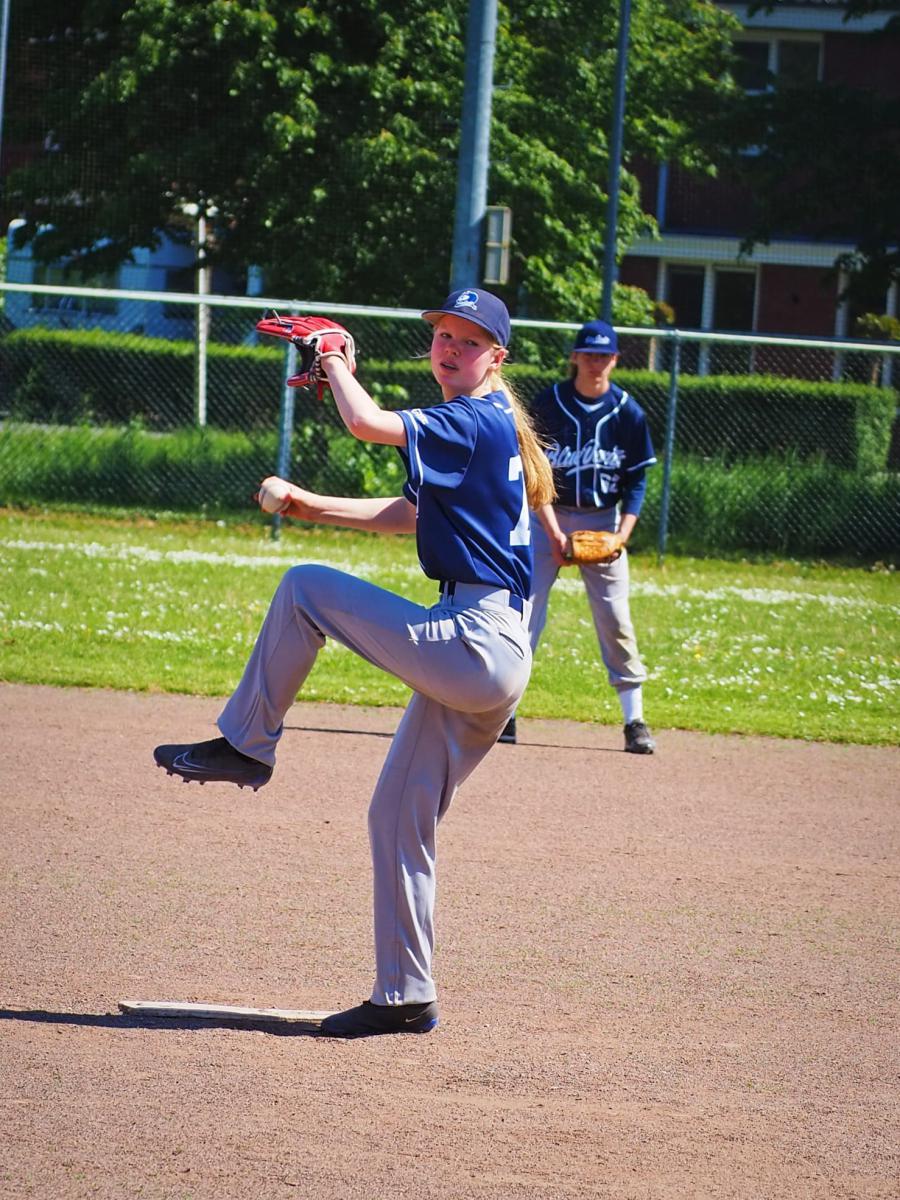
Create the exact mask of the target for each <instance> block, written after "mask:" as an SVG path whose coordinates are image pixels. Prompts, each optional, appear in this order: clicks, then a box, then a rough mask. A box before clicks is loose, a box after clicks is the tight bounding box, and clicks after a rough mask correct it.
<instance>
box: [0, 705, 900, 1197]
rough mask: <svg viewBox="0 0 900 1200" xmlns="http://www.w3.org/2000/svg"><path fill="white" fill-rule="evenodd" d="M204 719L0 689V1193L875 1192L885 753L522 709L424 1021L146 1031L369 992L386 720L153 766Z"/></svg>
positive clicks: (470, 846)
mask: <svg viewBox="0 0 900 1200" xmlns="http://www.w3.org/2000/svg"><path fill="white" fill-rule="evenodd" d="M218 708H219V705H218V703H217V702H215V701H209V700H199V699H191V698H185V697H176V696H149V695H137V694H132V693H127V692H124V693H114V692H102V691H83V692H82V691H71V690H70V691H62V690H54V689H50V688H31V687H18V686H9V685H0V710H2V713H3V733H4V739H3V740H4V743H5V745H4V753H3V765H2V768H0V779H2V786H0V791H2V795H0V865H2V877H0V1017H2V1018H3V1019H2V1021H0V1079H2V1087H0V1195H2V1196H3V1197H4V1200H9V1198H13V1197H15V1198H18V1197H25V1196H28V1197H42V1198H47V1200H50V1198H52V1200H70V1198H73V1197H104V1198H107V1197H108V1198H110V1200H131V1198H132V1197H142V1198H156V1197H166V1198H168V1197H183V1198H185V1200H187V1198H188V1197H190V1198H193V1200H206V1198H210V1200H212V1198H213V1197H214V1198H215V1200H257V1198H264V1200H268V1198H274V1200H281V1198H282V1197H312V1198H315V1200H348V1198H356V1197H361V1198H362V1197H364V1198H366V1200H374V1198H381V1197H392V1198H403V1200H406V1198H410V1200H413V1198H415V1200H428V1198H431V1197H441V1198H447V1200H449V1198H453V1200H469V1198H471V1200H562V1198H566V1200H568V1198H575V1197H617V1198H618V1197H627V1198H629V1200H631V1198H634V1200H638V1198H640V1200H657V1198H663V1197H666V1198H668V1197H741V1198H744V1197H747V1198H750V1197H752V1198H754V1200H758V1198H760V1197H788V1196H790V1197H809V1198H815V1200H819V1198H821V1197H847V1198H851V1197H852V1198H854V1200H856V1198H862V1197H885V1198H886V1197H889V1196H890V1197H894V1196H896V1195H897V1194H898V1179H900V1154H898V1145H900V1136H898V1135H900V1122H898V1115H897V1114H898V1100H900V1089H898V1071H900V1065H898V1064H900V1054H898V1049H900V1046H898V1033H897V1031H898V1021H897V1018H898V1012H897V979H898V956H897V932H898V923H897V915H898V895H900V887H898V879H900V865H898V864H900V860H898V815H897V814H898V805H897V782H898V775H900V772H898V768H900V750H898V749H896V748H869V747H853V746H824V745H813V744H807V743H802V742H786V741H774V740H768V739H743V738H726V737H714V736H708V735H700V734H688V733H680V732H674V731H666V730H660V731H657V733H658V742H659V753H658V754H656V755H655V756H654V757H652V758H646V759H643V758H637V757H633V756H630V755H625V754H623V753H621V733H620V731H619V730H618V729H613V728H610V727H594V728H590V727H587V726H584V725H575V724H570V723H565V722H539V721H528V720H525V721H522V722H520V725H521V744H520V745H518V746H516V747H507V746H498V747H497V748H496V749H495V750H494V751H493V752H492V754H491V755H490V756H489V757H488V759H487V761H486V762H485V763H484V764H482V766H481V767H480V768H479V769H478V771H477V772H476V773H475V775H474V776H473V778H472V779H471V780H470V781H469V782H468V784H467V785H466V787H465V788H464V789H463V791H461V793H460V795H459V797H458V798H457V801H456V803H455V805H454V807H453V809H451V811H450V814H449V816H448V818H447V820H446V822H445V823H444V825H443V826H442V828H441V835H440V862H439V872H440V879H439V888H438V914H437V915H438V954H437V962H436V975H437V979H438V986H439V989H440V1004H441V1025H440V1027H439V1028H438V1029H437V1030H436V1031H435V1032H434V1033H433V1034H430V1035H427V1036H424V1037H405V1038H404V1037H399V1038H398V1037H394V1038H373V1039H368V1040H365V1041H360V1042H350V1043H344V1042H338V1041H332V1040H327V1039H317V1038H315V1037H310V1036H304V1035H302V1034H286V1033H283V1032H282V1033H278V1032H266V1031H264V1030H261V1029H258V1028H252V1027H251V1028H240V1027H239V1028H233V1027H226V1026H217V1025H210V1024H208V1023H203V1022H189V1021H182V1022H178V1021H175V1022H172V1021H164V1020H135V1019H131V1018H127V1017H124V1016H122V1015H120V1014H119V1013H118V1011H117V1002H118V1001H119V1000H120V999H123V998H129V999H169V1000H174V999H179V1000H208V1001H222V1002H232V1003H243V1004H259V1005H273V1006H284V1007H303V1008H341V1007H346V1006H347V1005H349V1004H352V1003H357V1002H358V1001H359V1000H361V999H363V998H364V997H365V996H366V995H367V992H368V988H369V985H370V982H371V980H370V969H371V945H370V906H369V885H370V881H369V864H368V846H367V841H366V828H365V810H366V803H367V799H368V794H369V792H370V790H371V788H372V786H373V784H374V781H375V777H376V775H377V772H378V769H379V766H380V764H381V761H382V759H383V757H384V754H385V752H386V749H387V739H388V738H389V737H390V735H391V733H392V731H393V729H394V727H395V724H396V720H397V711H396V710H391V709H380V710H365V709H356V708H344V707H322V706H314V705H297V706H296V707H295V708H293V709H292V710H291V713H290V714H289V717H288V730H287V733H286V736H285V738H284V741H283V743H282V750H281V754H280V759H279V767H278V770H277V771H276V774H275V777H274V778H273V781H272V783H271V784H270V785H269V786H268V787H267V788H265V789H264V790H262V791H260V792H259V793H258V794H257V795H253V793H251V792H249V791H242V792H241V791H238V790H237V789H235V788H231V787H225V786H214V785H207V786H206V787H203V788H201V787H198V786H195V785H185V784H182V783H180V782H176V780H175V779H172V778H168V777H167V776H166V775H165V774H164V772H162V771H159V770H157V769H156V768H155V767H154V766H153V764H152V759H151V750H152V747H153V745H154V744H155V743H156V742H158V741H178V740H194V739H196V738H201V737H207V736H212V731H211V725H212V721H213V719H214V717H215V715H216V713H217V712H218Z"/></svg>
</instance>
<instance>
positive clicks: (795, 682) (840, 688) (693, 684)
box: [0, 510, 900, 743]
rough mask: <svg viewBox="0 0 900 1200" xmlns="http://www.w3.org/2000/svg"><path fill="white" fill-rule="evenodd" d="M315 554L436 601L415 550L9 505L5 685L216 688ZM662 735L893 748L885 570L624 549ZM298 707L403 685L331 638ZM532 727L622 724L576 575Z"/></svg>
mask: <svg viewBox="0 0 900 1200" xmlns="http://www.w3.org/2000/svg"><path fill="white" fill-rule="evenodd" d="M300 561H318V562H327V563H329V564H330V565H332V566H335V567H338V568H341V569H345V570H348V571H351V572H353V573H356V574H360V575H362V576H364V577H366V578H368V579H371V580H372V581H373V582H376V583H379V584H381V585H382V586H384V587H387V588H390V589H391V590H393V591H397V592H401V593H403V594H404V595H408V596H410V597H412V598H414V599H418V600H420V601H422V602H430V601H431V600H432V599H433V598H434V596H435V591H436V585H435V584H434V583H432V582H431V581H428V580H426V579H424V577H423V576H422V574H421V571H420V569H419V567H418V563H417V558H416V553H415V546H414V544H413V542H412V539H407V538H379V537H373V536H368V535H361V534H352V533H349V532H346V531H340V530H320V529H307V528H304V527H300V526H293V525H291V526H289V527H287V528H286V529H285V530H284V534H283V537H282V539H281V540H280V541H279V542H273V541H272V540H271V537H270V532H269V529H268V527H267V526H266V525H265V524H263V522H262V521H261V520H259V519H257V520H256V521H253V522H248V523H246V524H243V525H240V524H225V523H222V522H219V523H216V522H203V521H190V520H184V519H180V520H177V521H169V520H161V519H159V520H148V519H137V518H133V519H125V518H121V517H112V516H111V517H108V518H98V517H96V516H94V517H90V516H87V515H74V514H69V515H65V514H61V513H49V512H47V513H41V512H32V513H22V512H15V511H11V510H0V678H2V679H4V680H7V681H13V682H30V683H49V684H57V685H67V686H68V685H79V686H91V687H112V688H126V689H135V690H145V691H171V692H188V693H194V694H201V695H226V694H228V693H229V692H230V691H231V689H232V688H233V686H234V684H235V683H236V681H237V679H238V677H239V675H240V672H241V669H242V667H243V664H244V661H245V659H246V656H247V654H248V652H249V650H250V648H251V646H252V644H253V640H254V637H255V635H256V631H257V630H258V628H259V625H260V622H261V621H262V618H263V615H264V613H265V610H266V606H267V604H268V601H269V598H270V596H271V594H272V592H273V591H274V590H275V587H276V586H277V583H278V580H279V579H280V577H281V574H282V572H283V571H284V570H285V569H286V567H288V566H289V565H291V564H292V563H295V562H300ZM632 611H633V615H634V619H635V625H636V628H637V633H638V640H639V643H640V646H641V652H642V654H643V656H644V658H645V660H646V663H647V666H648V668H649V671H650V679H649V681H648V684H647V686H646V700H645V708H646V713H647V717H648V720H649V721H650V722H651V724H652V725H653V726H654V727H660V728H665V727H681V728H687V729H698V730H708V731H719V732H726V731H727V732H737V733H765V734H774V735H779V736H789V737H807V738H815V739H825V740H833V741H853V742H864V743H887V742H896V741H897V740H898V738H897V729H898V723H897V691H898V680H900V593H898V584H897V579H896V576H895V575H894V574H893V573H890V572H887V571H883V572H879V571H869V570H863V569H852V568H838V567H832V566H828V565H825V564H815V563H799V562H792V561H773V562H769V563H759V562H757V563H750V562H721V561H715V560H697V559H685V558H673V557H670V558H668V559H667V560H666V561H665V562H664V563H663V564H662V565H660V564H658V563H657V561H656V558H655V555H653V554H652V553H649V552H644V553H643V554H635V555H633V557H632ZM303 695H304V698H305V699H310V700H323V701H333V702H341V703H359V704H376V705H377V704H403V703H405V700H406V698H407V696H408V691H407V689H406V687H405V686H404V685H403V684H401V683H399V682H397V681H396V680H394V679H393V678H391V677H390V676H387V675H385V674H383V673H382V672H380V671H378V670H376V669H375V668H373V667H370V666H369V665H368V664H366V663H363V662H362V661H361V660H359V659H357V658H356V657H355V656H354V655H353V654H351V653H350V652H348V651H346V650H344V649H343V648H342V647H340V646H338V645H336V644H335V643H332V642H330V643H328V648H327V649H326V651H325V652H323V653H322V654H321V655H320V657H319V661H318V662H317V664H316V667H315V669H314V671H313V673H312V675H311V676H310V679H309V680H308V682H307V686H306V688H305V689H304V693H303ZM520 713H521V715H522V716H523V717H525V718H527V717H529V716H531V717H568V718H572V719H575V720H583V721H600V722H604V723H613V724H617V723H618V722H619V720H620V716H619V709H618V704H617V702H616V697H615V694H614V692H613V691H612V689H611V688H610V687H609V685H608V683H607V681H606V674H605V671H604V669H603V667H602V664H601V663H600V659H599V654H598V650H597V644H596V638H595V634H594V630H593V625H592V622H591V619H590V611H589V609H588V606H587V601H586V599H585V595H584V589H583V587H582V586H581V584H580V582H579V580H578V578H577V576H576V575H575V574H574V572H570V571H566V572H564V574H563V577H562V579H561V580H560V583H559V584H558V585H557V587H556V589H555V591H554V593H553V598H552V600H551V615H550V621H549V623H548V628H547V632H546V634H545V637H544V640H543V642H542V644H541V647H540V649H539V652H538V656H537V660H536V663H535V669H534V673H533V675H532V682H531V685H530V687H529V689H528V691H527V693H526V695H525V698H524V700H523V703H522V706H521V708H520Z"/></svg>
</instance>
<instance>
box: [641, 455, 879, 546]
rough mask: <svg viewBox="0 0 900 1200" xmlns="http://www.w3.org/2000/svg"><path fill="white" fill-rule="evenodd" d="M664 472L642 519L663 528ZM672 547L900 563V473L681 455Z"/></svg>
mask: <svg viewBox="0 0 900 1200" xmlns="http://www.w3.org/2000/svg"><path fill="white" fill-rule="evenodd" d="M661 475H662V473H661V472H659V471H656V472H651V474H650V477H649V486H648V489H647V502H646V504H645V506H644V510H643V512H642V515H641V526H642V527H643V529H642V533H643V535H644V537H646V536H648V530H649V529H653V528H655V527H656V526H658V523H659V506H660V500H661V487H662V478H661ZM671 489H672V504H671V508H670V515H669V529H668V541H667V545H668V546H669V547H670V548H671V549H673V550H674V551H675V552H677V553H689V554H700V555H703V554H709V553H748V552H749V553H755V554H772V555H785V554H789V555H793V556H799V557H826V558H846V559H848V560H851V561H852V560H854V559H857V558H861V559H863V560H869V561H872V560H874V559H878V558H882V559H886V560H888V561H891V562H896V560H897V555H898V544H897V532H896V531H897V529H898V528H900V475H897V474H887V473H882V474H880V475H875V476H869V475H859V474H856V473H854V472H851V471H842V470H837V469H836V468H834V467H832V466H829V465H827V464H825V463H802V462H799V461H796V460H791V459H789V458H788V459H784V458H782V459H777V458H766V459H755V460H754V459H751V460H748V461H744V462H740V463H726V462H724V461H722V459H721V458H718V459H709V458H702V459H701V458H696V457H694V456H685V457H680V458H678V459H676V460H675V462H674V464H673V467H672V479H671Z"/></svg>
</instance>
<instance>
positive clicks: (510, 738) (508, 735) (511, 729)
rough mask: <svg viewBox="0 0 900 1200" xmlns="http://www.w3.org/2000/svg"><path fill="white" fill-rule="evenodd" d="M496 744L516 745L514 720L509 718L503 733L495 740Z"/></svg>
mask: <svg viewBox="0 0 900 1200" xmlns="http://www.w3.org/2000/svg"><path fill="white" fill-rule="evenodd" d="M497 741H498V742H506V743H508V744H509V745H510V746H514V745H515V744H516V718H515V717H510V718H509V720H508V721H507V722H506V724H505V725H504V727H503V732H502V733H501V734H500V736H499V737H498V738H497Z"/></svg>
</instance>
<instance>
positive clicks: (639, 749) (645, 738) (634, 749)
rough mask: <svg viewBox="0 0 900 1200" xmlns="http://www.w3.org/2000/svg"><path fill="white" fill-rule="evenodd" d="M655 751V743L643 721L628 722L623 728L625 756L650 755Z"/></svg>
mask: <svg viewBox="0 0 900 1200" xmlns="http://www.w3.org/2000/svg"><path fill="white" fill-rule="evenodd" d="M655 749H656V742H654V740H653V738H652V736H651V734H650V730H649V729H648V728H647V726H646V725H645V724H644V722H643V721H630V722H629V723H628V724H627V725H626V726H625V753H626V754H652V753H653V751H654V750H655Z"/></svg>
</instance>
